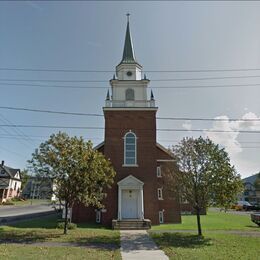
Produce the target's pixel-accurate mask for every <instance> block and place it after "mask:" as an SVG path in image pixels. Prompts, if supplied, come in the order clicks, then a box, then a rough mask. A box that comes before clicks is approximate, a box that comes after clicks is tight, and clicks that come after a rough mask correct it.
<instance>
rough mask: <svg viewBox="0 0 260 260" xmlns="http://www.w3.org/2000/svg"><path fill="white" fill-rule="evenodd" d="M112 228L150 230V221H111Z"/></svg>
mask: <svg viewBox="0 0 260 260" xmlns="http://www.w3.org/2000/svg"><path fill="white" fill-rule="evenodd" d="M112 228H113V229H117V230H147V229H150V228H151V221H150V220H149V219H144V220H140V219H125V220H117V219H113V220H112Z"/></svg>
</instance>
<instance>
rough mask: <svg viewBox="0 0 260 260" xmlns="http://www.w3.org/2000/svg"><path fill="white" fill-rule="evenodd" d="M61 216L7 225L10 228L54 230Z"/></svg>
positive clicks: (44, 217) (38, 218)
mask: <svg viewBox="0 0 260 260" xmlns="http://www.w3.org/2000/svg"><path fill="white" fill-rule="evenodd" d="M58 218H59V215H51V216H43V217H37V218H33V219H27V220H20V221H18V222H15V223H9V224H6V225H7V226H9V227H16V228H45V229H53V228H56V226H57V220H58Z"/></svg>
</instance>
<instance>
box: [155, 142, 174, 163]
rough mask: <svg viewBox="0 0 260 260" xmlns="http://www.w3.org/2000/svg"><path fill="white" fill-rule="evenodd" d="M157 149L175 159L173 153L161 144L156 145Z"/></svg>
mask: <svg viewBox="0 0 260 260" xmlns="http://www.w3.org/2000/svg"><path fill="white" fill-rule="evenodd" d="M156 147H157V148H159V149H160V150H162V151H163V152H165V153H166V154H167V155H168V156H170V157H171V158H172V159H174V155H173V153H171V152H170V151H169V150H168V149H166V148H165V147H164V146H162V145H161V144H159V143H156Z"/></svg>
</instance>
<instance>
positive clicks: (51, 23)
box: [0, 1, 260, 177]
mask: <svg viewBox="0 0 260 260" xmlns="http://www.w3.org/2000/svg"><path fill="white" fill-rule="evenodd" d="M127 12H130V13H131V18H130V20H131V21H130V27H131V33H132V38H133V42H134V48H135V54H136V57H137V60H138V62H139V63H141V64H142V65H143V67H144V70H147V71H149V70H156V71H158V70H160V71H162V70H171V71H172V70H186V71H187V70H215V69H217V70H218V69H221V70H230V69H231V70H232V69H260V33H259V24H260V16H259V13H260V3H259V2H248V1H247V2H233V1H232V2H224V1H223V2H161V1H160V2H118V1H116V2H55V3H52V2H49V1H46V2H28V1H25V2H12V3H8V2H0V35H1V40H0V68H32V69H39V68H45V69H50V70H52V69H73V70H108V71H111V72H107V73H106V72H102V73H86V72H85V73H80V72H78V73H75V72H74V73H68V72H50V71H49V72H41V71H10V70H9V71H8V70H0V79H1V80H0V89H1V106H12V107H25V108H33V109H45V110H58V111H68V112H71V111H73V112H83V113H98V114H102V106H103V105H104V99H105V95H106V91H107V88H108V86H109V83H108V81H109V79H111V78H112V76H113V72H112V71H113V70H114V69H115V66H116V65H117V64H118V63H119V61H120V59H121V57H122V51H123V41H124V35H125V28H126V18H125V14H126V13H127ZM146 74H147V77H148V78H149V79H150V80H151V84H150V86H151V88H152V89H153V91H154V95H155V98H156V101H157V105H158V106H159V111H158V114H157V116H159V117H189V118H198V117H200V118H215V117H222V118H224V119H229V118H255V119H260V105H259V97H260V70H249V71H219V72H185V73H184V72H179V73H169V72H168V73H165V72H164V73H163V72H160V73H158V72H156V73H155V72H147V73H146ZM244 76H245V77H244ZM248 76H249V77H248ZM252 76H254V77H252ZM219 77H220V78H221V79H216V78H219ZM223 77H224V78H223ZM230 77H237V78H230ZM194 78H200V80H194ZM201 78H203V80H202V79H201ZM205 78H211V79H205ZM212 78H214V79H212ZM3 79H6V80H5V81H4V80H3ZM10 79H11V80H17V79H23V80H70V81H72V82H69V83H68V82H49V81H48V82H46V81H10ZM162 79H163V80H165V79H173V80H171V81H160V80H162ZM176 79H177V80H176ZM179 79H185V80H179ZM191 79H193V80H191ZM75 80H94V81H97V80H100V81H104V82H81V83H79V82H75ZM153 80H154V81H153ZM73 81H74V82H73ZM11 84H20V85H19V86H18V85H11ZM21 84H23V85H21ZM250 84H251V85H250ZM257 84H259V85H257ZM30 85H33V86H30ZM39 85H44V86H54V85H55V86H57V85H58V86H72V87H74V88H49V87H41V86H39ZM223 85H225V86H226V85H228V86H230V85H242V86H235V87H218V88H193V89H191V88H184V87H186V86H193V87H194V86H223ZM76 86H84V87H87V86H91V87H99V89H97V88H89V89H79V88H75V87H76ZM166 86H167V87H178V86H180V87H183V88H182V89H181V88H179V89H173V88H162V87H166ZM0 124H2V125H3V124H31V125H59V126H62V125H64V126H100V127H102V126H103V125H104V120H103V118H102V117H83V116H81V117H80V116H69V115H57V114H44V113H33V112H22V111H11V110H6V109H1V108H0ZM157 127H158V128H159V129H165V128H170V129H176V128H177V129H220V130H249V131H252V130H258V131H259V130H260V123H259V121H254V122H240V123H239V122H231V121H225V122H205V121H167V120H158V121H157ZM57 131H58V129H43V128H11V127H0V159H2V160H5V161H6V164H7V165H9V166H11V167H19V168H23V167H25V166H26V160H28V159H30V155H31V153H32V152H33V150H34V149H35V148H36V147H37V146H38V145H39V143H40V142H41V141H43V140H45V139H46V138H47V137H48V136H49V135H50V134H51V133H53V132H57ZM66 131H67V132H68V133H69V134H71V135H82V136H84V137H85V138H86V139H91V140H92V141H93V143H94V144H98V143H99V142H101V141H102V139H103V135H104V133H103V130H87V129H85V130H66ZM199 135H203V136H206V135H208V136H209V137H210V138H212V139H213V141H215V142H217V143H219V144H221V145H222V146H224V147H225V148H226V150H227V151H228V152H229V154H230V157H231V159H232V163H233V164H235V167H236V169H237V170H238V172H239V173H240V174H241V175H242V176H243V177H245V176H248V175H251V174H253V173H256V172H258V171H259V170H260V160H259V152H260V134H259V133H255V134H252V133H207V132H206V131H204V132H165V131H158V134H157V139H158V141H159V142H160V143H161V144H163V145H164V146H166V147H167V146H169V145H172V144H176V143H177V142H178V141H180V140H181V139H182V138H183V137H184V136H194V137H197V136H199Z"/></svg>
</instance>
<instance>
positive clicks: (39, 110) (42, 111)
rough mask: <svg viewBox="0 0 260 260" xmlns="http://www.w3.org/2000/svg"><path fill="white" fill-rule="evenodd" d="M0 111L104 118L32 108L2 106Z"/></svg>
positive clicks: (92, 114)
mask: <svg viewBox="0 0 260 260" xmlns="http://www.w3.org/2000/svg"><path fill="white" fill-rule="evenodd" d="M0 109H7V110H16V111H26V112H37V113H49V114H61V115H73V116H97V117H103V115H102V114H95V113H78V112H64V111H53V110H41V109H31V108H22V107H7V106H0Z"/></svg>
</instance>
